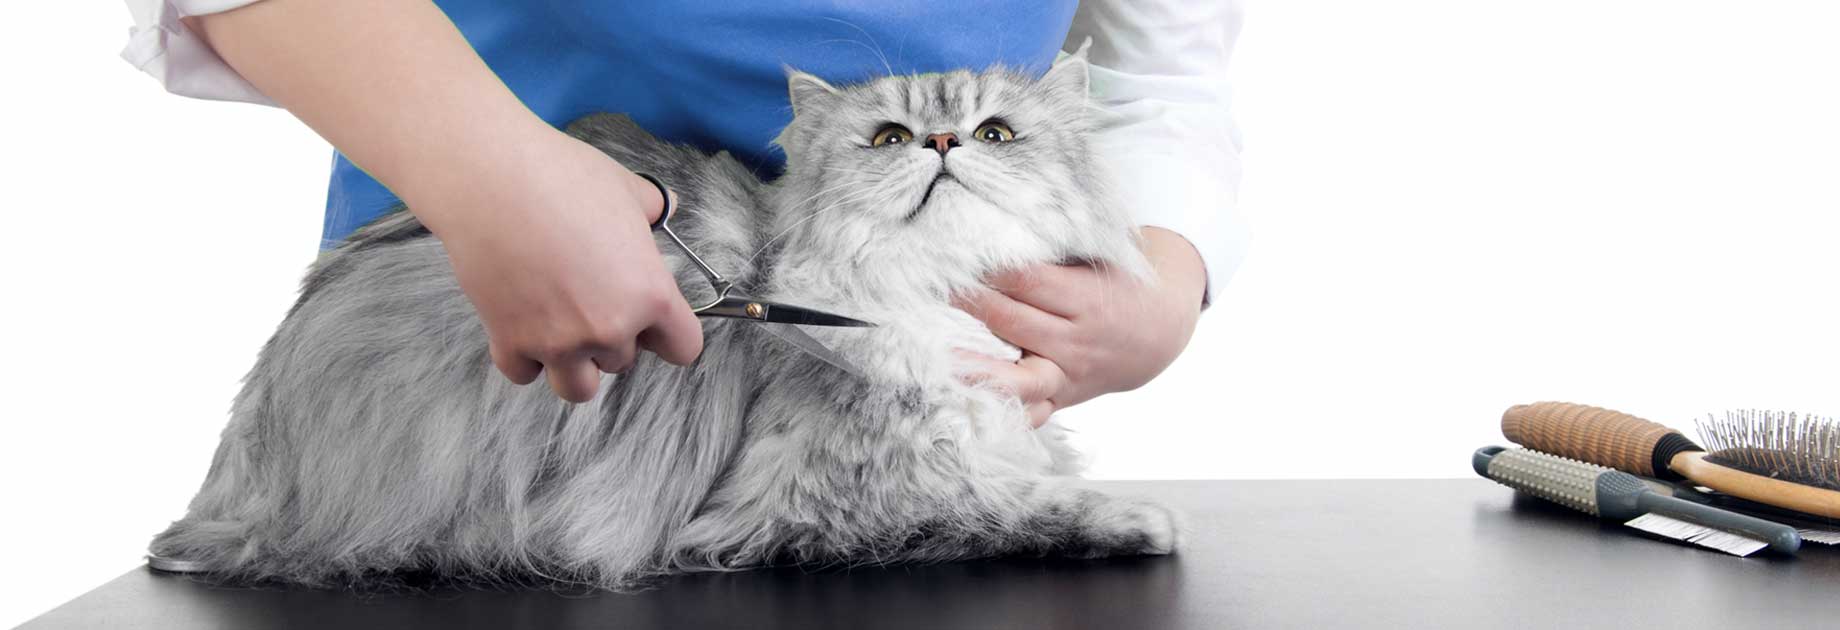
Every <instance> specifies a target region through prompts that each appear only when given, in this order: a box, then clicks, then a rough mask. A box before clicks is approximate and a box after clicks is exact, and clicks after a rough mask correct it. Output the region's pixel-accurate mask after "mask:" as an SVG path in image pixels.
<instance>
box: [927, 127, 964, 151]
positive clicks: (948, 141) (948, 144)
mask: <svg viewBox="0 0 1840 630" xmlns="http://www.w3.org/2000/svg"><path fill="white" fill-rule="evenodd" d="M926 143H927V144H930V145H933V150H934V151H938V152H939V157H945V156H946V152H947V151H951V150H952V147H955V146H958V134H955V133H935V134H928V135H927V137H926Z"/></svg>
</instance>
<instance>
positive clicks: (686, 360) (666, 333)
mask: <svg viewBox="0 0 1840 630" xmlns="http://www.w3.org/2000/svg"><path fill="white" fill-rule="evenodd" d="M639 347H641V348H645V349H646V350H650V351H652V352H653V353H656V354H657V355H658V358H661V359H664V360H666V361H669V362H671V363H674V364H677V365H690V364H691V363H692V362H694V361H696V358H697V356H699V355H701V354H703V324H702V322H699V321H697V319H696V314H695V313H692V312H690V305H689V304H688V303H686V302H684V301H683V299H682V298H681V297H678V296H676V295H673V296H672V297H671V298H670V299H669V300H668V301H667V306H666V307H665V313H664V316H663V317H661V318H659V320H658V321H657V322H655V323H653V324H652V326H651V327H650V328H647V329H645V331H643V332H641V333H639Z"/></svg>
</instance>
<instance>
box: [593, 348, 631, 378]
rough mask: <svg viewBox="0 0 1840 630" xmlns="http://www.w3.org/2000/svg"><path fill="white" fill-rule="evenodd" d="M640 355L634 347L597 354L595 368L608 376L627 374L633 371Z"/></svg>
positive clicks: (594, 358) (595, 354) (595, 355)
mask: <svg viewBox="0 0 1840 630" xmlns="http://www.w3.org/2000/svg"><path fill="white" fill-rule="evenodd" d="M638 354H639V353H638V351H637V350H635V349H634V348H633V347H632V346H625V347H622V348H616V349H612V350H603V351H600V352H596V353H594V357H593V361H594V367H595V368H597V369H599V370H600V371H602V372H606V373H608V374H625V373H626V371H627V370H630V369H632V367H633V362H634V361H636V360H637V359H638V358H639V357H638Z"/></svg>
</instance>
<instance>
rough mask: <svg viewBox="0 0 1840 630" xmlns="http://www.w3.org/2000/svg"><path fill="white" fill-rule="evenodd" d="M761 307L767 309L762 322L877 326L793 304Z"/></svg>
mask: <svg viewBox="0 0 1840 630" xmlns="http://www.w3.org/2000/svg"><path fill="white" fill-rule="evenodd" d="M760 305H761V306H763V307H765V308H764V309H763V312H762V313H761V314H760V319H761V320H762V321H767V322H772V323H775V324H801V325H805V326H859V327H868V328H874V327H875V324H871V323H869V322H865V321H863V320H860V319H856V318H854V317H844V316H842V315H838V314H835V313H826V312H824V311H820V310H815V309H809V308H805V307H803V306H793V305H791V304H776V303H773V302H761V303H760Z"/></svg>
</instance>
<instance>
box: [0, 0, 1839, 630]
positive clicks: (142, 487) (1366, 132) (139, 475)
mask: <svg viewBox="0 0 1840 630" xmlns="http://www.w3.org/2000/svg"><path fill="white" fill-rule="evenodd" d="M25 4H28V5H29V6H27V7H26V8H24V9H23V13H22V9H21V8H19V7H14V8H11V9H9V17H8V23H9V28H8V31H9V32H8V34H7V36H6V37H4V38H0V64H4V75H0V76H4V79H5V81H6V82H7V84H8V87H7V88H6V91H5V93H4V96H0V108H4V110H0V125H4V131H3V133H0V146H3V147H4V150H0V160H4V165H3V166H4V169H0V173H4V178H5V179H4V187H3V188H0V194H4V195H5V197H4V198H5V199H6V204H5V209H4V210H3V212H4V213H5V217H6V218H5V223H4V226H5V230H6V238H5V241H4V246H3V247H0V277H3V278H4V284H3V285H0V286H4V293H0V296H3V297H0V299H3V300H4V304H5V306H4V308H3V309H0V318H3V319H0V334H4V335H5V339H6V353H7V360H6V361H4V362H3V363H0V370H3V371H4V372H3V373H0V383H4V388H5V389H4V394H5V397H4V400H3V401H0V409H3V410H4V411H0V413H4V414H5V422H4V424H3V425H0V483H3V484H4V486H3V488H4V495H3V497H4V504H3V505H4V509H5V518H4V520H3V521H0V522H3V523H4V525H0V527H4V530H3V531H0V533H3V534H4V537H3V538H0V539H3V540H5V541H6V543H7V545H6V549H7V558H6V560H7V561H6V565H7V570H6V571H4V572H0V594H4V595H3V596H0V625H5V626H10V625H12V624H15V623H18V622H21V621H23V620H25V619H27V618H29V617H30V616H32V615H35V614H37V613H39V612H42V611H43V610H45V609H48V608H50V607H51V606H53V605H56V604H57V603H59V602H62V601H64V600H66V599H68V598H70V597H74V596H76V595H77V594H79V593H81V592H83V591H85V590H88V589H89V588H92V587H94V586H96V585H99V584H101V583H102V582H103V581H105V580H107V579H109V578H112V577H114V576H115V575H118V574H119V573H121V572H122V571H124V570H127V569H129V568H131V567H133V566H134V565H136V564H137V562H138V559H139V555H140V554H141V553H142V552H143V550H144V548H145V544H146V542H147V539H148V537H149V536H150V535H152V534H153V533H155V532H156V531H157V530H159V529H160V528H161V527H163V526H164V525H165V524H166V523H167V522H168V521H170V520H171V519H173V518H176V517H178V516H179V515H180V514H181V512H182V510H183V508H184V505H185V502H186V501H187V499H189V498H190V496H191V494H192V492H193V491H194V490H195V489H196V485H197V483H198V482H199V480H200V479H201V478H202V476H203V474H204V471H205V468H206V466H207V465H208V462H209V459H210V455H211V451H212V449H213V447H214V446H215V444H216V441H217V432H218V430H219V429H220V428H221V427H222V425H223V423H224V421H225V419H226V410H227V408H228V405H229V401H230V399H231V396H232V395H233V394H234V393H235V391H236V388H237V379H238V378H239V377H240V376H241V375H242V373H243V371H244V370H245V369H247V368H248V366H249V365H250V363H251V361H252V359H253V358H254V355H255V352H256V349H257V348H258V346H259V345H260V344H261V343H262V342H263V340H264V339H265V337H266V336H267V335H268V333H269V331H270V330H271V329H272V328H273V326H274V325H275V323H276V322H277V321H279V319H280V317H281V315H282V314H283V313H284V311H285V310H286V308H287V306H288V304H289V302H290V300H291V299H292V295H293V293H294V285H295V282H296V281H297V280H298V278H299V276H300V273H301V271H302V269H303V268H304V267H305V266H306V264H307V263H308V262H309V261H310V260H311V259H312V257H313V255H314V252H315V247H316V244H317V240H318V234H319V224H320V211H321V207H322V206H321V204H322V202H323V199H324V187H325V175H326V172H327V169H328V165H329V161H330V158H329V150H328V148H327V147H326V146H325V145H324V144H323V143H322V142H321V141H320V140H319V139H318V138H317V137H315V136H314V135H313V134H312V133H311V132H309V131H308V130H306V129H305V128H304V127H302V126H301V125H299V124H298V123H296V122H294V121H293V120H292V119H291V118H289V117H288V116H287V115H286V114H285V113H283V112H280V111H276V110H269V109H263V108H259V107H254V106H248V105H235V104H224V103H208V102H199V101H191V100H186V99H181V98H177V97H172V96H168V95H166V94H164V93H162V92H161V91H160V90H159V88H158V87H157V86H156V85H155V84H154V83H153V82H152V81H151V80H150V79H148V78H146V77H144V76H141V75H139V74H138V73H137V72H135V71H134V70H133V69H132V68H131V67H129V66H128V65H127V64H125V63H122V62H120V61H119V60H117V59H116V58H115V52H116V51H117V50H118V49H119V47H120V46H121V45H122V44H123V42H124V41H125V32H126V29H127V23H128V15H127V12H126V11H125V10H124V9H122V8H121V7H120V6H118V5H116V4H114V3H104V2H35V3H25ZM1835 33H1840V8H1836V5H1835V4H1834V3H1832V2H1824V1H1820V0H1810V1H1806V2H1789V1H1781V0H1769V1H1766V0H1755V1H1752V2H1744V3H1731V2H1708V1H1685V0H1651V1H1635V0H1552V1H1547V2H1520V3H1507V2H1474V1H1470V0H1445V1H1432V0H1402V1H1398V2H1370V1H1362V0H1343V1H1331V0H1285V1H1283V2H1268V3H1258V2H1254V4H1253V6H1252V7H1250V12H1249V15H1248V20H1247V28H1246V31H1245V34H1244V38H1243V40H1242V42H1241V45H1240V48H1239V52H1238V54H1237V57H1236V59H1235V62H1234V63H1235V71H1234V75H1235V76H1234V79H1235V84H1236V89H1237V93H1238V97H1237V98H1238V100H1237V112H1238V113H1237V115H1236V118H1237V119H1238V121H1239V123H1240V125H1241V127H1242V128H1243V129H1244V130H1245V135H1246V152H1245V157H1246V163H1247V168H1246V178H1247V179H1246V182H1245V186H1244V195H1243V197H1242V199H1241V204H1242V206H1243V207H1244V208H1245V211H1246V213H1247V214H1248V216H1249V217H1250V218H1251V221H1252V224H1253V228H1254V230H1255V234H1254V247H1253V251H1252V254H1251V256H1250V258H1249V259H1248V262H1247V263H1246V265H1245V267H1244V268H1243V269H1242V270H1241V271H1240V272H1239V274H1238V276H1237V277H1235V278H1234V279H1233V281H1232V283H1231V285H1229V286H1228V288H1227V290H1226V292H1225V293H1224V294H1223V295H1221V296H1219V297H1218V299H1217V305H1216V306H1215V307H1214V309H1213V310H1212V311H1210V312H1209V313H1208V314H1207V315H1206V317H1204V318H1203V320H1202V324H1201V329H1200V331H1199V332H1198V333H1197V335H1196V338H1195V341H1194V343H1193V344H1192V346H1191V347H1190V350H1189V351H1188V353H1187V355H1185V356H1184V357H1183V358H1182V360H1181V361H1179V362H1178V363H1177V364H1176V365H1175V366H1174V367H1173V368H1171V370H1170V371H1169V372H1168V373H1167V374H1166V375H1165V376H1164V377H1163V378H1161V379H1160V380H1158V381H1157V382H1156V383H1154V384H1152V385H1151V386H1149V387H1146V388H1144V389H1142V390H1140V391H1138V392H1133V393H1130V394H1123V395H1117V396H1112V397H1110V398H1106V399H1102V400H1099V401H1095V402H1092V403H1089V404H1087V405H1085V406H1083V407H1079V408H1075V409H1074V410H1071V411H1069V412H1066V413H1065V414H1064V419H1065V420H1066V421H1068V422H1069V423H1070V424H1072V425H1074V426H1075V427H1077V428H1078V429H1079V430H1081V431H1082V440H1083V442H1084V444H1085V446H1086V447H1087V448H1088V450H1089V451H1091V452H1092V453H1093V454H1094V455H1095V457H1096V461H1095V467H1094V469H1093V474H1094V476H1097V477H1106V478H1271V477H1318V478H1321V477H1462V476H1468V475H1470V474H1471V473H1470V472H1469V471H1468V464H1467V461H1468V457H1467V456H1468V453H1469V452H1470V451H1471V450H1473V449H1474V448H1476V447H1478V446H1481V445H1484V444H1490V443H1496V442H1500V441H1501V438H1500V434H1499V429H1498V425H1497V422H1498V418H1499V416H1500V413H1501V411H1502V409H1503V408H1505V407H1507V406H1509V405H1511V404H1514V403H1519V402H1530V401H1535V400H1543V399H1565V400H1573V401H1579V402H1588V403H1594V404H1598V405H1604V406H1611V407H1616V408H1620V409H1623V410H1626V411H1630V412H1634V413H1637V414H1639V415H1643V416H1646V417H1649V418H1651V419H1655V420H1658V421H1662V422H1664V423H1668V424H1672V425H1674V426H1676V427H1682V428H1686V427H1688V426H1690V420H1691V419H1692V418H1693V417H1695V416H1698V415H1702V414H1705V413H1707V412H1713V411H1720V410H1724V409H1727V408H1738V407H1763V408H1780V409H1787V410H1804V411H1824V412H1826V413H1840V366H1836V359H1837V358H1840V308H1836V307H1840V292H1837V291H1836V287H1837V285H1840V248H1837V247H1836V244H1837V243H1836V239H1837V237H1840V79H1836V77H1837V76H1840V37H1836V36H1835Z"/></svg>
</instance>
